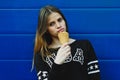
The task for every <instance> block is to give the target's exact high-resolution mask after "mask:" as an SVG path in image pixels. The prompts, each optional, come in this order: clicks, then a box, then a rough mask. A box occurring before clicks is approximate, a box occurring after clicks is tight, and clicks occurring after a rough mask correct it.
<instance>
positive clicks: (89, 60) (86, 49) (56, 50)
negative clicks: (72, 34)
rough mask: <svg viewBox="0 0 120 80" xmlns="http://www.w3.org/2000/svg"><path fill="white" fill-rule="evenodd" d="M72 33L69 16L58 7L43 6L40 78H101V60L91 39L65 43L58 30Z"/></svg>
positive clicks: (36, 60)
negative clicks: (99, 64) (65, 15)
mask: <svg viewBox="0 0 120 80" xmlns="http://www.w3.org/2000/svg"><path fill="white" fill-rule="evenodd" d="M63 31H66V32H68V26H67V22H66V19H65V17H64V16H63V14H62V13H61V12H60V10H59V9H57V8H56V7H54V6H50V5H48V6H45V7H43V8H41V10H40V15H39V20H38V28H37V32H36V38H35V46H34V64H35V67H36V71H37V76H38V80H100V70H99V66H98V60H97V57H96V55H95V52H94V50H93V47H92V45H91V44H90V42H89V41H88V40H75V39H72V38H69V42H68V43H65V44H62V45H61V43H60V41H59V38H58V33H59V32H63Z"/></svg>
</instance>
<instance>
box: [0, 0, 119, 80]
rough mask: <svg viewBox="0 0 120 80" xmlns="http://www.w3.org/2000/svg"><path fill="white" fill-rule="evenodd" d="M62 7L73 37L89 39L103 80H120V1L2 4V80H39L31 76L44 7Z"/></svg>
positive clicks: (21, 0) (52, 0) (42, 0)
mask: <svg viewBox="0 0 120 80" xmlns="http://www.w3.org/2000/svg"><path fill="white" fill-rule="evenodd" d="M46 4H52V5H55V6H57V7H59V8H60V9H61V10H62V12H63V13H64V15H65V17H66V18H67V21H68V25H69V31H70V36H71V37H72V38H75V39H89V40H90V41H91V42H92V44H93V46H94V48H95V51H96V54H97V56H98V59H99V61H100V69H101V78H102V80H120V76H119V74H120V1H119V0H4V1H3V0H1V1H0V54H1V55H0V80H8V79H10V80H36V72H35V70H34V71H33V72H30V70H31V64H32V56H33V47H34V46H33V45H34V37H35V31H36V28H37V16H38V13H39V9H40V8H41V6H44V5H46Z"/></svg>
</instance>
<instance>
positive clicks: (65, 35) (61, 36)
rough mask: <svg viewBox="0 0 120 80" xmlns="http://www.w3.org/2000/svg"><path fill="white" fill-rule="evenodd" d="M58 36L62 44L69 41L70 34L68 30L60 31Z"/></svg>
mask: <svg viewBox="0 0 120 80" xmlns="http://www.w3.org/2000/svg"><path fill="white" fill-rule="evenodd" d="M58 38H59V40H60V43H61V44H64V43H67V42H68V41H69V34H68V32H59V33H58Z"/></svg>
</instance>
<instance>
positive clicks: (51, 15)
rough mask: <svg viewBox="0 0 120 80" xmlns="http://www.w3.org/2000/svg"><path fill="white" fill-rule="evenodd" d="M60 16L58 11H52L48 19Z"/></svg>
mask: <svg viewBox="0 0 120 80" xmlns="http://www.w3.org/2000/svg"><path fill="white" fill-rule="evenodd" d="M59 17H62V16H61V15H60V14H59V13H57V12H52V13H51V14H50V15H49V16H48V20H52V19H55V18H59Z"/></svg>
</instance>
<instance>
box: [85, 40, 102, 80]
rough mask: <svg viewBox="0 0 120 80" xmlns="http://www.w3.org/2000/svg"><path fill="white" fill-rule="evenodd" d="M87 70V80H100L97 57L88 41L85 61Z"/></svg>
mask: <svg viewBox="0 0 120 80" xmlns="http://www.w3.org/2000/svg"><path fill="white" fill-rule="evenodd" d="M87 67H88V68H87V71H88V76H89V78H90V79H89V80H100V69H99V64H98V59H97V57H96V54H95V52H94V49H93V47H92V45H91V43H90V42H89V41H88V62H87Z"/></svg>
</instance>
